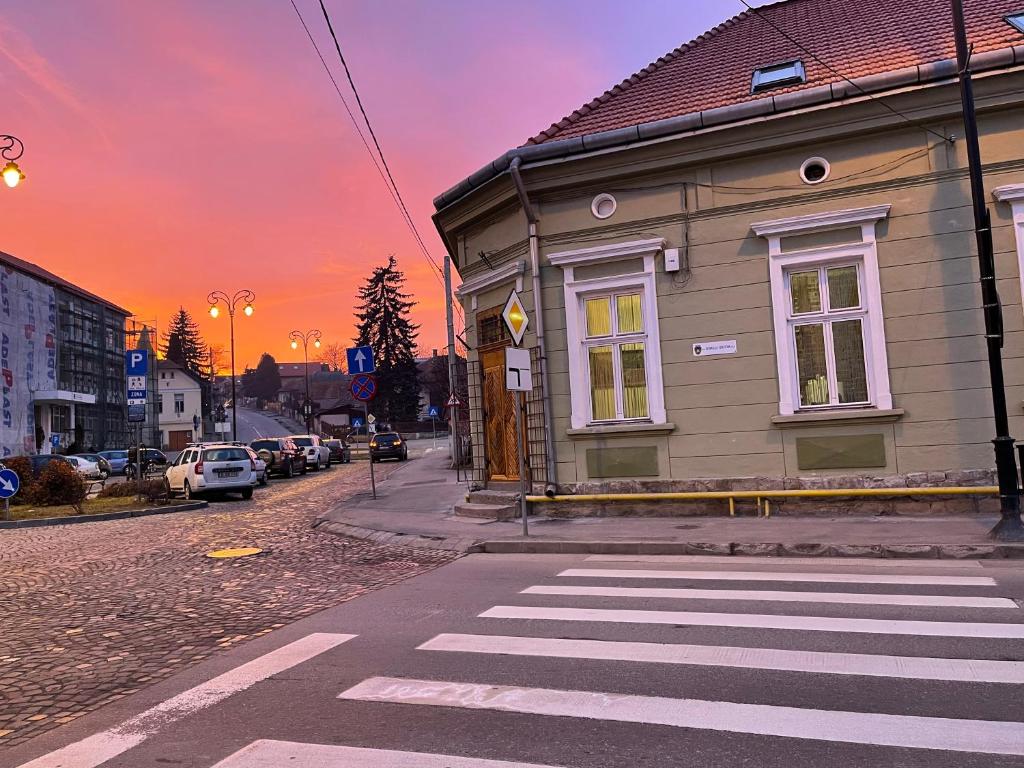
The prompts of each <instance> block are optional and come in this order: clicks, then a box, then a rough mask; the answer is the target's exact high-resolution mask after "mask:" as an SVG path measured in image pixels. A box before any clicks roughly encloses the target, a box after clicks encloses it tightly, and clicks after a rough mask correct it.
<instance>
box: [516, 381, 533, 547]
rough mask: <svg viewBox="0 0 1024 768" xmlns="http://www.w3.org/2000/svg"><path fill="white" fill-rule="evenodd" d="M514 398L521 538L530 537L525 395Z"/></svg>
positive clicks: (520, 394) (521, 394)
mask: <svg viewBox="0 0 1024 768" xmlns="http://www.w3.org/2000/svg"><path fill="white" fill-rule="evenodd" d="M518 395H519V396H518V397H517V398H516V440H518V441H519V445H517V446H516V453H517V454H519V511H520V514H521V515H522V516H523V536H529V535H530V528H529V523H527V522H526V462H525V461H524V460H523V458H524V457H523V454H524V453H526V451H524V450H523V442H524V441H523V407H524V406H525V405H526V394H525V393H523V392H519V393H518Z"/></svg>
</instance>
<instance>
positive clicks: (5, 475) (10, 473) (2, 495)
mask: <svg viewBox="0 0 1024 768" xmlns="http://www.w3.org/2000/svg"><path fill="white" fill-rule="evenodd" d="M20 485H21V480H19V479H18V473H17V472H15V471H14V470H13V469H7V467H4V468H3V469H0V499H9V498H11V497H12V496H13V495H14V494H16V493H17V492H18V487H19V486H20Z"/></svg>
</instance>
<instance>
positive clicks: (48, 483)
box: [29, 461, 88, 514]
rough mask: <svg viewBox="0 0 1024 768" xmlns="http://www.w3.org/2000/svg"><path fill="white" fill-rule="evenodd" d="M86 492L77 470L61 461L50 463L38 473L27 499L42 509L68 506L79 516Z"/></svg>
mask: <svg viewBox="0 0 1024 768" xmlns="http://www.w3.org/2000/svg"><path fill="white" fill-rule="evenodd" d="M87 491H88V489H87V488H86V486H85V481H84V480H83V479H82V477H81V475H79V474H78V470H76V469H75V468H74V467H72V466H71V465H70V464H65V463H64V462H63V461H51V462H49V463H48V464H47V465H46V466H45V467H43V471H42V472H40V473H39V479H38V480H37V481H36V483H35V485H33V486H32V495H31V496H30V497H29V499H30V501H31V502H32V503H33V504H38V505H40V506H44V507H56V506H59V505H61V504H70V505H71V506H72V507H74V508H75V512H77V513H78V514H81V513H82V502H83V501H85V497H86V493H87Z"/></svg>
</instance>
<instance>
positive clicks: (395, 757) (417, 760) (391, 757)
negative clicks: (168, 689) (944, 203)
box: [213, 739, 557, 768]
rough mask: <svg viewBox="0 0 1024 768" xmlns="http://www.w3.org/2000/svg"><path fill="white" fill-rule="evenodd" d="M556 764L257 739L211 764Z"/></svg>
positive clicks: (460, 767) (523, 767)
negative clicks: (510, 761) (509, 761)
mask: <svg viewBox="0 0 1024 768" xmlns="http://www.w3.org/2000/svg"><path fill="white" fill-rule="evenodd" d="M282 766H288V768H328V767H329V768H557V766H545V765H536V764H534V763H523V762H520V761H518V760H517V761H515V762H512V763H508V762H505V761H504V760H483V759H480V758H474V757H453V756H451V755H436V754H430V753H428V752H399V751H395V750H390V749H367V748H363V747H344V746H336V745H333V744H303V743H301V742H295V741H277V740H273V739H260V740H259V741H254V742H253V743H252V744H250V745H249V746H247V747H244V748H243V749H240V750H239V751H238V752H235V753H234V754H233V755H231V756H230V757H226V758H225V759H223V760H221V761H220V762H219V763H217V764H216V765H214V766H213V768H281V767H282Z"/></svg>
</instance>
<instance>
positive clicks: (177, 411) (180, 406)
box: [174, 392, 185, 416]
mask: <svg viewBox="0 0 1024 768" xmlns="http://www.w3.org/2000/svg"><path fill="white" fill-rule="evenodd" d="M184 412H185V395H184V393H182V392H175V393H174V415H175V416H181V414H183V413H184Z"/></svg>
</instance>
